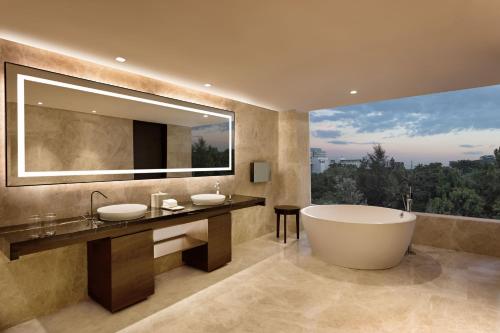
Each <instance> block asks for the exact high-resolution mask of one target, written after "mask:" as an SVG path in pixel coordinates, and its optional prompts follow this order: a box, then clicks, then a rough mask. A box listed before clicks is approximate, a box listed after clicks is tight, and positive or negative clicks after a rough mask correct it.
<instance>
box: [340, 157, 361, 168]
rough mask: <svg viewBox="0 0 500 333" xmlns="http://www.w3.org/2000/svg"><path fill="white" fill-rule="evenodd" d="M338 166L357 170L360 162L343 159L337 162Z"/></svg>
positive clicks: (358, 160)
mask: <svg viewBox="0 0 500 333" xmlns="http://www.w3.org/2000/svg"><path fill="white" fill-rule="evenodd" d="M338 164H339V165H343V166H348V165H350V166H354V167H356V168H359V167H360V166H361V160H360V159H354V160H348V159H345V158H341V159H340V160H339V163H338Z"/></svg>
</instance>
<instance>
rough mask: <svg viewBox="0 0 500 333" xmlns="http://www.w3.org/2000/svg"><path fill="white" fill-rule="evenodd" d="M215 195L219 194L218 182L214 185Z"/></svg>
mask: <svg viewBox="0 0 500 333" xmlns="http://www.w3.org/2000/svg"><path fill="white" fill-rule="evenodd" d="M214 187H215V193H217V194H220V181H217V182H216V183H215V186H214Z"/></svg>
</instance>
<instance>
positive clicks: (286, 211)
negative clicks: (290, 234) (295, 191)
mask: <svg viewBox="0 0 500 333" xmlns="http://www.w3.org/2000/svg"><path fill="white" fill-rule="evenodd" d="M274 212H275V213H276V238H280V216H281V215H283V216H284V218H285V224H284V225H283V226H284V228H283V233H284V236H285V243H286V216H287V215H295V224H296V226H297V239H299V230H300V229H299V222H300V207H298V206H291V205H280V206H274Z"/></svg>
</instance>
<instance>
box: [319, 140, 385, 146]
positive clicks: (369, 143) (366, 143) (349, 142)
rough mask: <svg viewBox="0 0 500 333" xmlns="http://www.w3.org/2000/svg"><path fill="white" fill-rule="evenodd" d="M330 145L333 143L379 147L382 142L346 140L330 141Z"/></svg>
mask: <svg viewBox="0 0 500 333" xmlns="http://www.w3.org/2000/svg"><path fill="white" fill-rule="evenodd" d="M328 143H331V144H333V145H378V144H380V142H374V141H370V142H355V141H344V140H332V141H328Z"/></svg>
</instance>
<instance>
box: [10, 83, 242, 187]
mask: <svg viewBox="0 0 500 333" xmlns="http://www.w3.org/2000/svg"><path fill="white" fill-rule="evenodd" d="M25 81H32V82H38V83H43V84H48V85H52V86H58V87H63V88H68V89H75V90H80V91H85V92H89V93H94V94H99V95H105V96H111V97H116V98H122V99H127V100H131V101H136V102H141V103H146V104H152V105H158V106H163V107H169V108H174V109H179V110H183V111H189V112H196V113H200V114H204V115H211V116H214V117H221V118H226V119H228V120H229V166H228V167H217V168H173V169H168V168H167V169H136V170H134V169H131V170H75V171H26V147H25V145H26V141H25V116H24V82H25ZM232 121H233V118H232V116H230V115H224V114H220V113H216V112H212V111H207V110H200V109H195V108H190V107H187V106H181V105H175V104H171V103H164V102H160V101H155V100H151V99H145V98H140V97H135V96H130V95H125V94H119V93H115V92H111V91H105V90H99V89H94V88H89V87H83V86H79V85H75V84H70V83H65V82H59V81H53V80H47V79H43V78H39V77H35V76H29V75H24V74H17V165H18V166H17V176H18V177H57V176H89V175H123V174H134V173H163V172H196V171H231V169H232V154H233V151H232V140H231V139H232V137H233V135H232V131H233V124H232Z"/></svg>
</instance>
